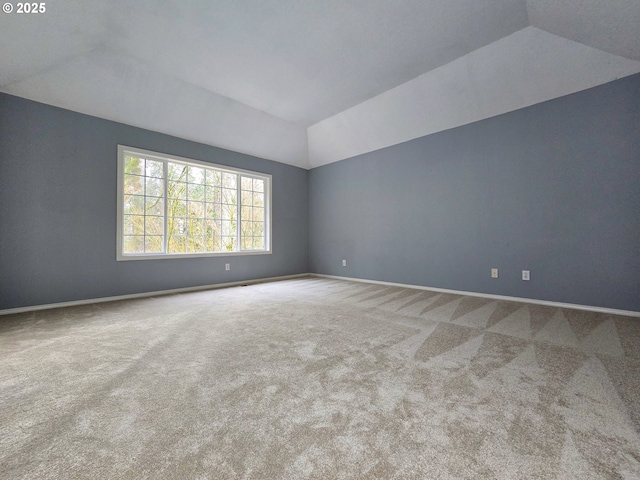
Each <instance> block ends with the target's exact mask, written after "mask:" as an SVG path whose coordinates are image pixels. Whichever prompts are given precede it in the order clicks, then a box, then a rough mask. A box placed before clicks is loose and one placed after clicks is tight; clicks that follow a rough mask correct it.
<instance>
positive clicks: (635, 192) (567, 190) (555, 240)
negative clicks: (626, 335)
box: [309, 75, 640, 311]
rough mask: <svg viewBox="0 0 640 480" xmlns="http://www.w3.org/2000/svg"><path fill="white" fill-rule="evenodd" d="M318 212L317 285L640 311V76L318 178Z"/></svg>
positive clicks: (313, 215)
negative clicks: (367, 284)
mask: <svg viewBox="0 0 640 480" xmlns="http://www.w3.org/2000/svg"><path fill="white" fill-rule="evenodd" d="M309 199H310V200H309V218H310V268H311V271H312V272H315V273H324V274H331V275H342V276H349V277H357V278H363V279H374V280H383V281H389V282H400V283H408V284H415V285H424V286H432V287H440V288H449V289H456V290H465V291H472V292H483V293H492V294H499V295H510V296H517V297H527V298H532V299H542V300H551V301H559V302H568V303H576V304H582V305H593V306H600V307H609V308H618V309H625V310H634V311H640V75H635V76H632V77H627V78H625V79H622V80H618V81H615V82H612V83H609V84H606V85H603V86H599V87H596V88H593V89H590V90H586V91H583V92H580V93H577V94H574V95H570V96H566V97H562V98H559V99H556V100H552V101H549V102H545V103H542V104H538V105H535V106H532V107H529V108H525V109H522V110H518V111H515V112H511V113H508V114H505V115H501V116H498V117H494V118H490V119H487V120H483V121H480V122H476V123H473V124H470V125H466V126H463V127H459V128H456V129H452V130H448V131H445V132H441V133H437V134H433V135H429V136H426V137H422V138H419V139H416V140H412V141H410V142H407V143H404V144H400V145H396V146H393V147H389V148H386V149H383V150H379V151H376V152H372V153H368V154H364V155H361V156H358V157H354V158H351V159H348V160H345V161H341V162H338V163H334V164H330V165H326V166H323V167H319V168H316V169H313V170H312V171H311V172H310V176H309ZM342 259H346V260H347V262H348V263H347V267H342V266H341V264H340V262H341V260H342ZM491 267H498V268H499V269H500V278H499V279H497V280H492V279H491V278H490V269H491ZM523 269H528V270H531V281H529V282H524V281H522V280H521V270H523Z"/></svg>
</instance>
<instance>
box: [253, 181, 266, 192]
mask: <svg viewBox="0 0 640 480" xmlns="http://www.w3.org/2000/svg"><path fill="white" fill-rule="evenodd" d="M253 191H254V192H264V180H260V179H258V178H254V179H253Z"/></svg>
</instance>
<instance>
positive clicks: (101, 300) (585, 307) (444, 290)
mask: <svg viewBox="0 0 640 480" xmlns="http://www.w3.org/2000/svg"><path fill="white" fill-rule="evenodd" d="M301 277H318V278H333V279H336V280H347V281H350V282H360V283H373V284H376V285H388V286H391V287H402V288H413V289H416V290H429V291H432V292H439V293H453V294H456V295H467V296H470V297H481V298H491V299H494V300H506V301H511V302H521V303H533V304H536V305H547V306H550V307H557V308H573V309H575V310H585V311H588V312H599V313H607V314H610V315H624V316H628V317H640V312H634V311H631V310H617V309H614V308H604V307H594V306H591V305H578V304H573V303H561V302H551V301H547V300H536V299H533V298H522V297H509V296H506V295H493V294H489V293H478V292H466V291H463V290H451V289H448V288H436V287H425V286H422V285H412V284H408V283H394V282H383V281H379V280H367V279H363V278H355V277H341V276H338V275H325V274H321V273H298V274H295V275H284V276H281V277H268V278H256V279H252V280H243V281H238V282H227V283H215V284H212V285H201V286H197V287H185V288H174V289H171V290H158V291H154V292H144V293H132V294H129V295H116V296H113V297H102V298H90V299H86V300H75V301H71V302H60V303H49V304H45V305H33V306H29V307H19V308H9V309H5V310H0V316H2V315H10V314H12V313H24V312H33V311H36V310H47V309H50V308H62V307H74V306H77V305H89V304H92V303H104V302H113V301H117V300H130V299H135V298H145V297H157V296H160V295H172V294H176V293H188V292H198V291H202V290H215V289H218V288H228V287H237V286H239V285H255V284H258V283H267V282H277V281H281V280H291V279H294V278H301Z"/></svg>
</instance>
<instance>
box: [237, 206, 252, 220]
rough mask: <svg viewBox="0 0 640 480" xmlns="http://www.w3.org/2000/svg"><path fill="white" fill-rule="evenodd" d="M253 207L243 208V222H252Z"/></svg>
mask: <svg viewBox="0 0 640 480" xmlns="http://www.w3.org/2000/svg"><path fill="white" fill-rule="evenodd" d="M251 211H252V208H251V207H241V215H242V216H241V217H240V218H241V219H242V220H251Z"/></svg>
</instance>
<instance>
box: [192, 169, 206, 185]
mask: <svg viewBox="0 0 640 480" xmlns="http://www.w3.org/2000/svg"><path fill="white" fill-rule="evenodd" d="M204 180H205V177H204V168H202V167H192V166H189V183H197V184H203V183H205V182H204Z"/></svg>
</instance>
